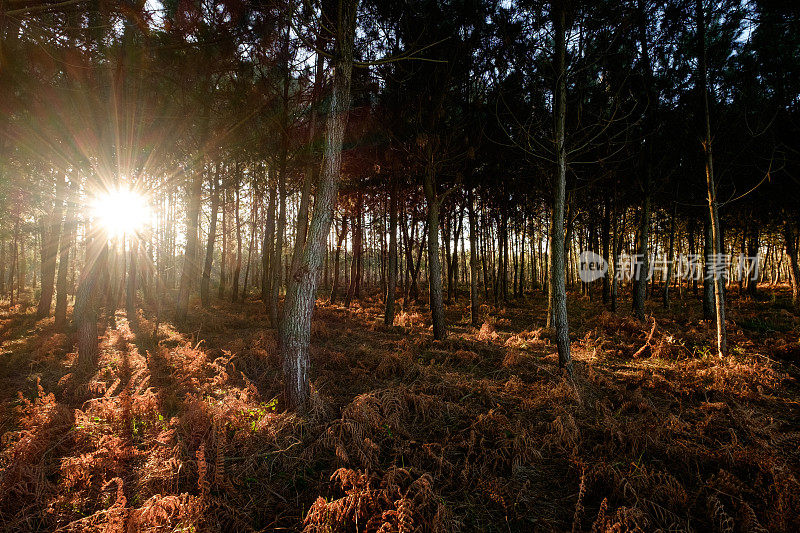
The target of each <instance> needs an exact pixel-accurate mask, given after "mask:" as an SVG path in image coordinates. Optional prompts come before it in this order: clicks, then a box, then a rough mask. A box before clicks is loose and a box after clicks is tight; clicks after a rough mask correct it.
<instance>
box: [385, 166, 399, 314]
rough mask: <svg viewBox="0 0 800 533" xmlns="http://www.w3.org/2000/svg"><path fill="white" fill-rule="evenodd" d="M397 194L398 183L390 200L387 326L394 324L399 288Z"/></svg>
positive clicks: (394, 182) (394, 186)
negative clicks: (396, 293) (395, 299)
mask: <svg viewBox="0 0 800 533" xmlns="http://www.w3.org/2000/svg"><path fill="white" fill-rule="evenodd" d="M397 194H398V186H397V183H396V181H393V182H392V190H391V195H392V197H391V198H390V199H389V257H388V258H387V263H388V269H387V270H388V272H387V276H388V279H387V280H386V309H385V311H384V314H383V323H384V324H385V325H387V326H391V325H392V324H394V297H395V289H396V288H397Z"/></svg>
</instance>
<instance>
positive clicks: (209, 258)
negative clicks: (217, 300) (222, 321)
mask: <svg viewBox="0 0 800 533" xmlns="http://www.w3.org/2000/svg"><path fill="white" fill-rule="evenodd" d="M219 166H220V164H219V163H217V165H216V168H215V170H214V175H213V176H212V177H211V180H210V181H209V183H210V184H211V217H210V219H209V221H208V240H207V241H206V259H205V261H204V263H203V279H202V281H201V282H200V301H201V303H202V306H203V307H208V306H209V305H210V304H211V296H210V292H211V266H212V265H213V263H214V243H215V242H216V240H217V213H218V211H219V189H220V184H219Z"/></svg>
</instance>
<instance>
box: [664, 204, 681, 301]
mask: <svg viewBox="0 0 800 533" xmlns="http://www.w3.org/2000/svg"><path fill="white" fill-rule="evenodd" d="M677 210H678V204H677V203H673V205H672V216H671V217H670V221H669V257H668V258H667V273H666V276H665V277H664V292H663V298H662V302H661V303H662V304H663V305H664V309H669V285H670V282H671V281H672V268H673V266H672V264H673V263H674V262H675V215H676V211H677Z"/></svg>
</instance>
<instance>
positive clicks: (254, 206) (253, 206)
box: [242, 182, 259, 301]
mask: <svg viewBox="0 0 800 533" xmlns="http://www.w3.org/2000/svg"><path fill="white" fill-rule="evenodd" d="M251 191H253V192H251V195H250V197H251V200H252V201H251V203H250V243H249V244H248V245H247V261H246V262H245V268H244V282H243V283H242V301H245V300H246V299H247V283H248V280H249V279H250V263H251V261H252V258H253V245H254V243H255V240H256V220H257V218H256V217H257V216H258V204H259V200H258V195H257V194H255V182H254V183H253V187H252V188H251Z"/></svg>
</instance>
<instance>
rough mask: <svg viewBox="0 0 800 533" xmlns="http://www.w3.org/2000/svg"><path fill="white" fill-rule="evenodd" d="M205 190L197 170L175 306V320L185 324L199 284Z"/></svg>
mask: <svg viewBox="0 0 800 533" xmlns="http://www.w3.org/2000/svg"><path fill="white" fill-rule="evenodd" d="M202 188H203V173H202V172H200V171H199V170H196V171H195V173H194V177H193V179H192V186H191V189H190V191H189V209H188V211H187V213H186V250H185V252H184V255H183V269H182V271H181V281H180V288H179V289H178V300H177V305H176V306H175V320H176V321H177V322H185V321H186V316H187V315H188V313H189V296H190V294H191V291H192V287H193V286H194V284H195V283H196V282H197V245H198V242H197V225H198V222H199V215H200V201H201V197H200V195H201V192H202Z"/></svg>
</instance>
